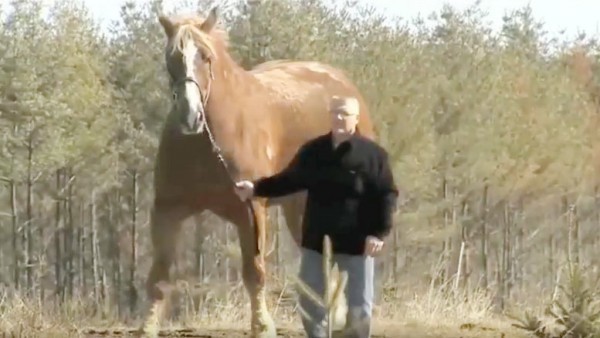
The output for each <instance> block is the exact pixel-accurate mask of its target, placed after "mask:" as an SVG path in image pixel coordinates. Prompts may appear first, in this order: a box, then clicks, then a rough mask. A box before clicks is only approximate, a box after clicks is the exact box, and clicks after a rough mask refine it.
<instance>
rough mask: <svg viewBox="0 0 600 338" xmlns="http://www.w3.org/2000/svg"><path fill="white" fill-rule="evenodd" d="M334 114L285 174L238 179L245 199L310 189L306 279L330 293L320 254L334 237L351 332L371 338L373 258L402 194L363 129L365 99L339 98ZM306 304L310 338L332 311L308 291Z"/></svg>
mask: <svg viewBox="0 0 600 338" xmlns="http://www.w3.org/2000/svg"><path fill="white" fill-rule="evenodd" d="M330 112H331V119H332V120H331V124H332V129H331V131H330V132H329V133H327V134H324V135H321V136H318V137H316V138H315V139H313V140H310V141H309V142H307V143H306V144H305V145H303V146H302V147H301V148H300V150H299V151H298V153H297V154H296V156H295V157H294V159H293V160H292V161H291V163H290V164H289V166H288V167H287V168H286V169H285V170H283V171H282V172H280V173H278V174H275V175H273V176H271V177H263V178H261V179H258V180H256V181H255V182H250V181H241V182H238V183H237V184H236V193H237V194H238V196H239V197H240V198H241V199H242V200H246V199H247V198H251V197H252V196H260V197H278V196H283V195H287V194H291V193H294V192H297V191H300V190H307V192H308V194H307V201H306V211H305V215H304V219H303V222H304V224H303V234H302V243H301V251H302V262H301V266H300V278H301V279H302V280H303V281H304V282H305V283H306V284H307V285H308V286H310V287H311V288H312V289H313V290H315V291H316V292H317V293H318V294H320V295H323V292H324V285H325V283H326V282H327V281H324V280H323V269H322V257H321V254H322V251H323V239H324V235H328V236H329V237H330V239H331V246H332V251H333V260H334V261H335V262H336V263H337V264H338V267H339V268H340V270H341V271H346V272H347V273H348V284H347V289H346V298H347V303H348V316H347V320H346V327H347V329H346V330H347V331H349V332H348V333H349V336H351V337H360V338H363V337H364V338H366V337H370V331H371V324H370V321H371V315H372V303H373V296H374V295H373V290H374V287H373V284H374V256H376V255H377V254H378V253H379V252H380V251H381V249H382V248H383V244H384V239H385V238H386V237H387V236H388V234H389V233H390V230H391V227H392V213H393V208H394V206H395V203H396V198H397V195H398V192H397V190H396V187H395V183H394V178H393V176H392V172H391V170H390V166H389V163H388V154H387V152H386V151H385V150H384V149H383V148H382V147H380V146H379V145H377V144H376V143H375V142H373V141H371V140H369V139H367V138H365V137H362V136H361V135H360V134H359V132H357V124H358V118H359V113H360V112H359V103H358V101H357V100H356V99H355V98H342V97H333V98H332V100H331V104H330ZM300 306H301V307H302V308H303V310H304V311H305V312H306V313H308V314H309V316H310V317H311V318H313V319H314V321H311V320H308V319H306V318H303V320H302V323H303V325H304V329H305V331H306V333H307V334H308V337H311V338H312V337H315V338H317V337H326V330H325V328H324V327H323V326H322V325H321V322H322V320H323V319H324V318H325V311H324V310H323V309H320V308H318V306H317V305H316V304H313V303H312V301H311V300H310V299H307V298H306V297H304V296H301V297H300ZM350 330H353V332H350Z"/></svg>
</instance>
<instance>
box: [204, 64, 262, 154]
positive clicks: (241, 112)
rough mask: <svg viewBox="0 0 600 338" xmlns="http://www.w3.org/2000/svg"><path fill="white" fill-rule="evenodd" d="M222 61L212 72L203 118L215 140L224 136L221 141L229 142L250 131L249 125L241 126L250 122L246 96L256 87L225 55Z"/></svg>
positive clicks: (252, 79) (255, 82)
mask: <svg viewBox="0 0 600 338" xmlns="http://www.w3.org/2000/svg"><path fill="white" fill-rule="evenodd" d="M223 61H224V62H225V64H226V66H221V67H218V68H217V69H216V71H217V74H216V75H215V79H214V80H213V83H212V84H211V87H212V90H211V93H210V94H209V95H210V97H209V102H208V106H207V115H208V120H209V124H210V125H209V126H210V128H211V131H213V132H214V134H215V137H217V138H225V137H226V138H227V139H226V140H222V142H229V141H232V139H231V140H230V138H235V136H239V134H240V133H247V132H252V129H253V125H249V124H246V123H244V121H248V120H253V117H252V116H251V115H252V114H253V113H254V109H249V108H252V107H249V102H250V100H251V98H250V97H248V96H247V95H248V94H247V93H249V92H250V93H251V92H252V91H251V90H252V89H257V88H259V87H260V84H259V83H258V81H257V80H256V79H255V78H254V76H253V75H251V74H250V73H248V72H246V71H245V70H244V69H243V68H242V67H240V66H238V65H237V64H235V62H234V61H233V60H232V59H231V58H230V57H229V56H227V57H224V60H223ZM242 129H243V130H242Z"/></svg>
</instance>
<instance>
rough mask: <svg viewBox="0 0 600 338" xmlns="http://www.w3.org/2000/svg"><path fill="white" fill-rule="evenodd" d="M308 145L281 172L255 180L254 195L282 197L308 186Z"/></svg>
mask: <svg viewBox="0 0 600 338" xmlns="http://www.w3.org/2000/svg"><path fill="white" fill-rule="evenodd" d="M308 160H309V156H308V146H307V145H304V146H302V147H301V148H300V150H299V151H298V152H297V153H296V155H295V156H294V158H293V159H292V161H290V163H289V164H288V166H287V167H286V168H285V169H283V170H282V171H281V172H279V173H277V174H275V175H272V176H269V177H262V178H260V179H258V180H256V181H254V182H253V183H254V195H255V196H259V197H280V196H285V195H288V194H292V193H295V192H297V191H300V190H304V189H307V188H308V177H309V174H308V170H309V168H308Z"/></svg>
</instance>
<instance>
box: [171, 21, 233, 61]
mask: <svg viewBox="0 0 600 338" xmlns="http://www.w3.org/2000/svg"><path fill="white" fill-rule="evenodd" d="M170 19H171V21H172V22H173V27H174V29H175V33H174V34H173V36H171V38H170V39H169V42H168V44H167V51H168V52H169V53H170V54H173V53H175V52H177V51H179V52H182V51H183V47H184V46H185V43H186V42H187V41H189V40H192V41H194V43H195V44H196V46H198V47H199V48H202V49H203V50H204V51H206V52H208V53H210V55H211V56H212V57H214V58H217V57H218V55H219V52H220V51H222V50H225V49H227V47H228V42H229V41H228V40H229V39H228V35H227V32H226V31H225V30H224V29H223V28H221V27H214V28H213V29H212V30H211V32H210V33H206V32H204V31H203V30H202V29H201V28H200V27H201V25H202V23H203V22H204V20H205V19H204V18H202V17H200V16H198V15H187V16H183V15H179V16H172V17H170Z"/></svg>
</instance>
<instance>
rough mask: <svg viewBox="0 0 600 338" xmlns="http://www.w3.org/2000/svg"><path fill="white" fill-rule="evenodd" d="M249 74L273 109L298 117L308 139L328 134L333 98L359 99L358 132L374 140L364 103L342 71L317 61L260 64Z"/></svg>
mask: <svg viewBox="0 0 600 338" xmlns="http://www.w3.org/2000/svg"><path fill="white" fill-rule="evenodd" d="M249 72H250V73H251V74H253V75H254V76H255V78H256V79H258V80H259V81H260V82H261V83H262V84H263V85H265V88H268V91H269V94H268V95H269V97H270V98H271V100H272V101H275V102H277V104H276V106H278V107H285V108H284V109H279V110H278V112H279V113H282V114H284V115H287V114H294V115H296V114H299V116H300V119H301V121H302V123H303V125H304V129H306V131H307V137H308V135H310V136H314V135H317V134H320V133H323V132H326V131H327V129H328V126H329V116H328V107H329V100H330V98H331V97H332V96H334V95H338V96H350V97H355V98H356V99H358V101H359V103H360V111H361V117H360V122H359V129H360V130H361V133H362V134H363V135H365V136H367V137H371V138H374V137H375V131H374V126H373V124H372V122H371V117H370V111H369V108H368V106H367V103H366V102H365V100H364V98H363V96H362V94H361V93H360V90H359V89H358V87H357V86H356V85H355V84H354V82H353V81H352V80H351V79H350V78H349V77H348V76H347V75H346V73H345V72H344V71H343V70H341V69H339V68H337V67H334V66H332V65H329V64H326V63H321V62H316V61H295V60H273V61H267V62H264V63H261V64H259V65H257V66H255V67H254V68H252V69H251V70H250V71H249ZM274 98H275V99H274ZM284 118H285V120H286V121H294V120H297V119H296V118H292V117H289V116H286V117H284Z"/></svg>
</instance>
